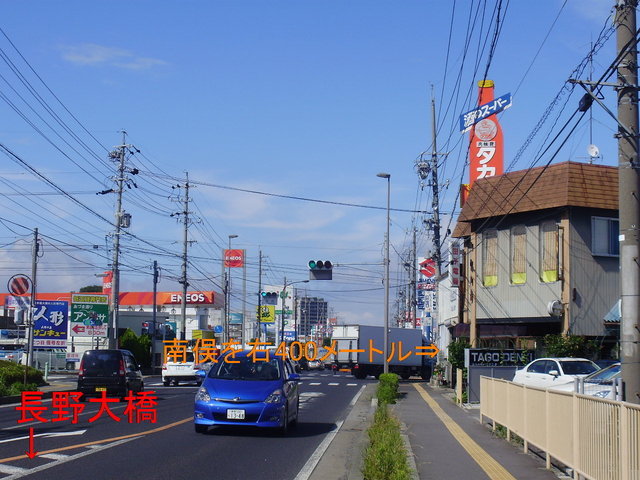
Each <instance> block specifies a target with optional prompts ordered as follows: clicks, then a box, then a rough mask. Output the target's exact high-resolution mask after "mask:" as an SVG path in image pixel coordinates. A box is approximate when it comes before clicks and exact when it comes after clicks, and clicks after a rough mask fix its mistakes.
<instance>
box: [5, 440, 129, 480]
mask: <svg viewBox="0 0 640 480" xmlns="http://www.w3.org/2000/svg"><path fill="white" fill-rule="evenodd" d="M131 440H135V438H126V439H124V440H119V441H117V442H113V443H108V444H107V445H101V446H99V447H97V448H95V449H91V450H87V451H85V452H80V453H76V454H75V455H64V457H65V458H62V459H60V460H57V461H55V462H50V463H45V464H44V465H40V466H39V467H35V468H29V469H24V468H23V469H21V470H23V471H22V472H15V473H14V474H13V475H11V476H10V477H4V478H3V479H2V480H15V479H17V478H21V477H24V476H26V475H31V474H32V473H36V472H41V471H42V470H47V469H48V468H51V467H55V466H57V465H60V464H61V463H67V462H70V461H72V460H76V459H78V458H81V457H85V456H87V455H91V454H92V453H96V452H97V451H99V450H106V449H107V448H111V447H117V446H118V445H122V444H123V443H127V442H130V441H131ZM40 456H42V455H40ZM0 467H2V468H6V467H9V468H17V467H11V466H9V465H0Z"/></svg>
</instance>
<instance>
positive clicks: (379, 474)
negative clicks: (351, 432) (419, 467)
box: [362, 403, 411, 480]
mask: <svg viewBox="0 0 640 480" xmlns="http://www.w3.org/2000/svg"><path fill="white" fill-rule="evenodd" d="M368 435H369V445H368V447H367V449H366V451H365V454H364V464H363V468H362V474H363V476H364V478H365V480H408V479H410V478H411V469H410V468H409V464H408V462H407V452H406V450H405V448H404V442H403V441H402V437H401V436H400V424H399V422H398V420H396V419H395V418H394V417H393V416H392V415H390V414H389V411H388V407H387V405H386V404H385V403H382V404H380V405H379V406H378V409H377V410H376V414H375V417H374V420H373V424H372V425H371V427H370V428H369V431H368Z"/></svg>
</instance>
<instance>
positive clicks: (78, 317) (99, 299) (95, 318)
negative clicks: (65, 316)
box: [70, 293, 109, 337]
mask: <svg viewBox="0 0 640 480" xmlns="http://www.w3.org/2000/svg"><path fill="white" fill-rule="evenodd" d="M70 323H71V335H72V336H78V337H106V336H107V334H108V328H109V296H108V295H97V294H93V293H87V294H79V293H74V294H73V295H71V319H70Z"/></svg>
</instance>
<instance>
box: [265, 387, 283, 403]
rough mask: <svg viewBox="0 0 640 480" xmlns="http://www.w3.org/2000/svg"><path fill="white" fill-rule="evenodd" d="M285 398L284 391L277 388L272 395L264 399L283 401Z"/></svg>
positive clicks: (266, 401) (275, 401) (271, 401)
mask: <svg viewBox="0 0 640 480" xmlns="http://www.w3.org/2000/svg"><path fill="white" fill-rule="evenodd" d="M283 398H284V393H283V392H282V390H281V389H279V388H278V389H277V390H274V391H273V392H272V393H271V395H269V396H268V397H267V398H266V400H265V401H264V403H282V400H283Z"/></svg>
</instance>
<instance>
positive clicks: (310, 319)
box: [297, 297, 328, 336]
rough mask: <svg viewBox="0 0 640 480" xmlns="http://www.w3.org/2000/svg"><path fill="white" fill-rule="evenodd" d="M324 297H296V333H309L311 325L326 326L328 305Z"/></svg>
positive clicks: (320, 329) (303, 334)
mask: <svg viewBox="0 0 640 480" xmlns="http://www.w3.org/2000/svg"><path fill="white" fill-rule="evenodd" d="M327 305H328V304H327V302H326V301H325V300H324V298H318V297H298V305H297V308H298V312H297V313H298V335H302V336H306V335H311V329H312V327H317V328H318V329H319V331H323V330H322V329H325V330H326V328H327V318H328V307H327Z"/></svg>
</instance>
